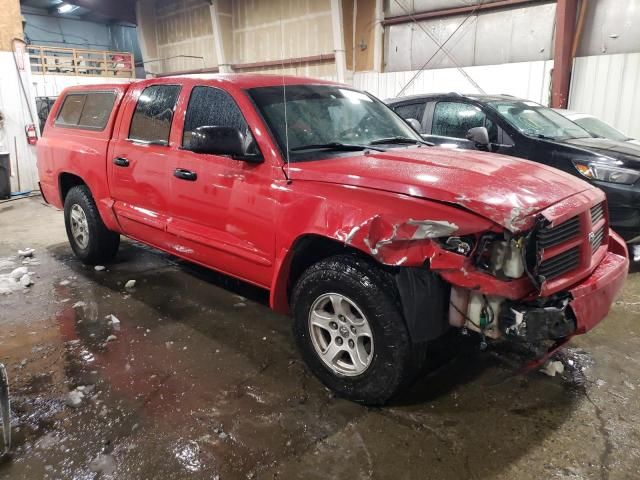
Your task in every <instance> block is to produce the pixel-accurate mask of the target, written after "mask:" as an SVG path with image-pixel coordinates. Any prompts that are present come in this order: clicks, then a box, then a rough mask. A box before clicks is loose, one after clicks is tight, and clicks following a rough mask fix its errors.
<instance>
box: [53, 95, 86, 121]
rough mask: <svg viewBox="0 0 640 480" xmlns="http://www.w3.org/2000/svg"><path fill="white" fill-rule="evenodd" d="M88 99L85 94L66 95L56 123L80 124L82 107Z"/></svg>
mask: <svg viewBox="0 0 640 480" xmlns="http://www.w3.org/2000/svg"><path fill="white" fill-rule="evenodd" d="M86 99H87V96H86V95H85V94H81V95H79V94H69V95H67V96H66V97H65V99H64V101H63V103H62V108H60V112H59V113H58V117H57V118H56V125H71V126H75V125H78V120H80V115H81V114H82V107H83V106H84V102H85V100H86Z"/></svg>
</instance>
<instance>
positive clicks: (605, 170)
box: [573, 162, 640, 185]
mask: <svg viewBox="0 0 640 480" xmlns="http://www.w3.org/2000/svg"><path fill="white" fill-rule="evenodd" d="M573 165H574V166H575V167H576V170H578V172H580V174H581V175H582V176H583V177H587V178H588V179H590V180H601V181H603V182H611V183H624V184H626V185H631V184H633V183H636V182H637V181H638V179H639V178H640V172H639V171H637V170H631V169H629V168H622V167H614V166H612V165H607V164H604V163H597V162H588V163H582V162H573Z"/></svg>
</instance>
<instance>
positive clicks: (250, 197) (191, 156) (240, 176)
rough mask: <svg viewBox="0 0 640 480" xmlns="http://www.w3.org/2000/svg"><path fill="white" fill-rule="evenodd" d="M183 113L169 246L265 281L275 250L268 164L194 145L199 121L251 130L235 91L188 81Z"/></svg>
mask: <svg viewBox="0 0 640 480" xmlns="http://www.w3.org/2000/svg"><path fill="white" fill-rule="evenodd" d="M188 95H189V101H188V105H187V109H186V113H185V116H184V119H183V125H182V129H181V134H180V138H177V139H176V141H177V142H179V143H180V145H181V147H180V148H179V149H178V151H177V152H176V154H175V155H174V156H173V157H172V159H171V162H172V166H171V171H172V175H171V177H170V180H169V191H170V195H171V218H170V221H169V223H168V231H169V233H171V234H172V235H173V236H174V239H175V242H174V245H173V246H172V248H173V250H174V251H175V252H176V253H177V254H179V255H181V256H187V257H189V258H191V259H193V260H195V261H197V262H198V263H202V264H205V265H207V266H209V267H211V268H214V269H216V270H219V271H222V272H224V273H228V274H231V275H234V276H237V277H240V278H243V279H245V280H247V281H250V282H252V283H256V284H259V285H261V286H268V285H269V284H270V282H271V273H272V265H273V260H274V251H275V230H274V226H273V218H274V217H275V211H276V209H275V201H274V198H273V193H272V189H271V187H270V186H271V183H272V174H273V169H272V168H271V166H270V165H269V164H267V163H265V162H263V163H249V162H245V161H242V160H236V159H234V158H232V157H231V156H228V155H211V154H203V153H195V152H193V151H191V150H190V138H191V136H192V135H193V132H194V131H195V130H196V129H197V128H198V127H203V126H220V127H234V128H238V129H240V130H242V131H245V132H247V135H252V132H251V130H250V129H249V126H248V123H247V121H246V120H245V118H244V115H243V114H242V112H241V110H240V108H239V107H238V105H237V103H236V101H235V100H234V98H233V97H232V96H231V95H230V94H229V93H228V92H227V91H225V90H223V89H222V88H217V87H213V86H209V85H206V86H205V85H195V86H194V87H193V88H192V90H191V91H190V92H189V93H188Z"/></svg>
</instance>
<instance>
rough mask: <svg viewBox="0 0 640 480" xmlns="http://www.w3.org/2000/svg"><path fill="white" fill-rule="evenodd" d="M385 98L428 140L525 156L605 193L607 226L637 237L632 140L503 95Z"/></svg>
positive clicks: (636, 165)
mask: <svg viewBox="0 0 640 480" xmlns="http://www.w3.org/2000/svg"><path fill="white" fill-rule="evenodd" d="M387 104H388V105H389V106H390V107H391V108H393V109H394V110H395V111H396V113H398V114H399V115H400V116H401V117H403V118H404V119H405V120H406V121H408V122H409V123H410V124H411V125H413V127H414V128H415V129H417V130H418V131H419V132H420V133H421V134H422V136H423V137H424V138H425V139H426V140H428V141H430V142H433V143H435V144H436V145H440V146H443V147H451V148H463V149H470V150H485V151H490V152H495V153H500V154H503V155H510V156H514V157H520V158H525V159H527V160H533V161H535V162H539V163H543V164H545V165H549V166H551V167H555V168H558V169H560V170H563V171H565V172H568V173H570V174H572V175H575V176H577V177H580V178H582V179H585V180H588V181H589V182H591V183H592V184H593V185H595V186H597V187H599V188H601V189H602V190H604V192H605V193H606V194H607V201H608V208H609V210H608V212H609V220H610V222H611V226H612V228H613V229H614V230H616V231H617V232H619V233H620V234H621V235H622V236H623V238H624V239H625V240H626V241H627V242H636V241H640V146H638V145H633V144H631V143H628V142H620V141H615V140H610V139H607V138H599V137H594V136H593V135H592V134H591V133H589V132H588V131H586V130H585V129H584V128H582V127H581V126H579V125H577V124H576V123H574V122H572V121H571V120H569V119H567V118H565V117H563V116H562V115H560V114H559V113H557V112H555V111H553V110H552V109H550V108H547V107H544V106H542V105H540V104H538V103H535V102H530V101H528V100H522V99H519V98H516V97H512V96H510V95H460V94H457V93H448V94H427V95H416V96H412V97H404V98H397V99H393V100H388V101H387Z"/></svg>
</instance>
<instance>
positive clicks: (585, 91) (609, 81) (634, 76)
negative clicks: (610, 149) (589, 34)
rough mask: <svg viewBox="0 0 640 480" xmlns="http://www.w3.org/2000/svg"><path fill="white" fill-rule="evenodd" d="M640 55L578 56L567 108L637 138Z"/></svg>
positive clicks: (639, 100)
mask: <svg viewBox="0 0 640 480" xmlns="http://www.w3.org/2000/svg"><path fill="white" fill-rule="evenodd" d="M639 90H640V53H624V54H618V55H598V56H590V57H578V58H576V59H575V61H574V64H573V75H572V79H571V92H570V94H569V108H570V109H571V110H576V111H578V112H584V113H590V114H592V115H595V116H597V117H599V118H601V119H602V120H604V121H605V122H607V123H610V124H611V125H613V126H615V127H616V128H618V129H619V130H621V131H622V132H624V133H626V134H628V135H630V136H632V137H634V138H640V113H639V112H640V92H639Z"/></svg>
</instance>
